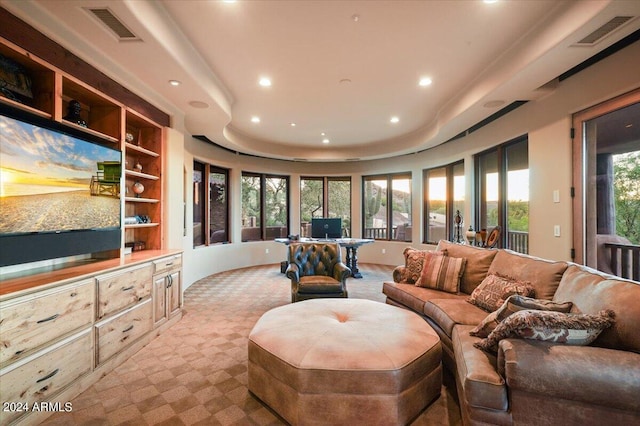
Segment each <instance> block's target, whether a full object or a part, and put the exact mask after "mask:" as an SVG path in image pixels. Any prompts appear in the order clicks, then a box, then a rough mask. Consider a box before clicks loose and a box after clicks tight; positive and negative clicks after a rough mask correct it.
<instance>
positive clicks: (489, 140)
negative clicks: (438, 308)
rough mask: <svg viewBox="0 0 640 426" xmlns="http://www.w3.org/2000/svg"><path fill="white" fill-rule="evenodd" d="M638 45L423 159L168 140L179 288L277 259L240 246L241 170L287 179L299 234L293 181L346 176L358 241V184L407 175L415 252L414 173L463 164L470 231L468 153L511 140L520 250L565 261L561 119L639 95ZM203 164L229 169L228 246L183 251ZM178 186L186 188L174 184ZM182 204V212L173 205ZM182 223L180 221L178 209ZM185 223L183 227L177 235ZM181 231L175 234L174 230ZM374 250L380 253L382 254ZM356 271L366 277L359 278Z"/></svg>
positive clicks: (398, 258) (393, 257) (392, 251)
mask: <svg viewBox="0 0 640 426" xmlns="http://www.w3.org/2000/svg"><path fill="white" fill-rule="evenodd" d="M638 69H640V43H634V44H632V45H631V46H629V47H627V48H626V49H624V50H622V51H620V52H617V53H616V54H614V55H612V56H610V57H608V58H606V59H605V60H603V61H601V62H599V63H597V64H595V65H593V66H591V67H590V68H588V69H586V70H584V71H582V72H581V73H579V74H577V75H574V76H573V77H571V78H569V79H567V80H564V81H562V82H560V83H559V84H558V87H557V88H556V89H555V91H553V92H552V93H550V94H548V95H546V96H545V97H544V98H542V99H539V100H536V101H531V102H528V103H527V104H525V105H524V106H522V107H520V108H518V109H516V110H514V111H512V112H511V113H509V114H507V115H506V116H504V117H502V118H500V119H499V120H496V121H494V122H492V123H491V124H489V125H487V126H485V127H483V128H481V129H480V130H478V131H476V132H474V133H472V134H470V135H468V136H466V137H464V138H461V139H458V140H456V141H453V142H449V143H446V144H443V145H440V146H437V147H435V148H433V149H429V150H427V151H424V152H421V153H417V154H412V155H405V156H400V157H395V158H390V159H385V160H375V161H362V162H335V163H307V162H293V161H280V160H270V159H265V158H257V157H250V156H244V155H237V154H234V153H231V152H228V151H225V150H222V149H218V148H216V147H214V146H212V145H210V144H207V143H204V142H201V141H199V140H196V139H193V138H191V137H189V136H184V137H183V136H182V134H181V133H180V132H175V131H174V132H170V134H169V138H168V142H169V147H168V149H169V152H170V155H169V156H167V157H168V161H169V164H168V166H169V167H168V169H169V170H168V174H169V175H170V176H169V179H167V181H168V184H167V188H166V190H167V192H168V194H167V195H168V196H167V197H166V199H167V200H169V202H168V205H167V206H166V207H165V212H166V214H167V216H168V218H169V220H168V221H167V223H169V224H170V226H169V227H168V229H167V235H166V236H165V238H166V241H167V247H170V248H174V247H178V246H180V247H181V248H182V249H183V250H184V256H185V268H184V272H185V283H184V284H185V288H186V287H188V286H189V285H191V284H192V283H193V282H194V281H196V280H198V279H200V278H203V277H205V276H208V275H210V274H213V273H217V272H221V271H225V270H230V269H236V268H242V267H247V266H252V265H261V264H271V263H279V262H280V261H281V260H283V259H284V257H285V247H284V246H283V245H281V244H278V243H275V242H273V241H264V242H247V243H241V242H240V223H239V218H240V216H241V205H240V199H241V197H240V187H241V185H240V177H241V173H242V172H243V171H251V172H260V173H276V174H285V175H288V176H290V186H291V188H290V190H291V200H290V203H291V204H290V205H291V213H290V214H291V218H290V219H291V229H292V232H294V233H296V229H298V228H299V222H300V218H299V212H298V211H296V208H295V206H298V205H299V182H300V176H345V175H348V176H351V184H352V200H351V201H352V232H353V235H354V236H355V237H358V236H360V229H361V221H360V217H361V210H362V208H361V200H360V194H361V186H362V182H361V181H362V176H364V175H371V174H379V173H392V172H406V171H409V172H411V173H412V176H413V195H412V217H413V223H414V225H415V226H414V227H413V229H414V231H413V232H414V234H413V243H411V244H410V245H412V246H414V247H418V248H420V247H421V248H426V247H429V246H427V245H424V244H421V243H420V241H422V238H423V235H422V232H421V226H420V225H421V224H422V222H423V219H422V216H423V212H422V198H423V197H422V172H423V170H424V169H429V168H432V167H438V166H441V165H445V164H449V163H452V162H455V161H458V160H460V159H464V162H465V173H466V182H467V190H466V199H467V200H468V202H467V203H466V208H465V211H464V212H463V213H462V214H463V217H464V218H465V219H467V220H466V222H467V223H471V222H472V221H469V220H468V218H471V211H470V206H471V204H472V199H471V196H472V192H473V191H472V188H473V182H472V179H473V178H472V177H473V155H474V154H476V153H478V152H481V151H483V150H485V149H488V148H490V147H492V146H495V145H497V144H500V143H503V142H506V141H508V140H511V139H513V138H515V137H517V136H521V135H525V134H528V138H529V167H530V223H529V227H530V229H529V235H530V247H529V252H530V253H531V254H532V255H535V256H540V257H544V258H549V259H556V260H570V249H571V247H572V236H571V227H572V216H571V215H572V212H571V198H570V188H571V185H572V183H571V172H572V170H571V161H572V160H571V139H570V136H569V132H570V128H571V116H572V114H573V113H575V112H578V111H580V110H583V109H585V108H587V107H590V106H592V105H595V104H597V103H600V102H603V101H605V100H607V99H610V98H612V97H615V96H618V95H620V94H623V93H626V92H628V91H630V90H632V89H635V88H637V87H640V75H639V74H638V72H637V70H638ZM194 159H196V160H199V161H204V162H207V163H210V164H214V165H216V166H220V167H224V168H228V169H230V185H231V191H230V194H229V198H230V202H231V214H230V221H231V223H230V225H231V240H232V243H230V244H223V245H214V246H209V247H197V248H193V244H192V241H193V240H192V237H193V236H192V233H191V227H192V221H191V218H192V213H193V212H192V206H191V201H190V200H192V199H193V193H192V186H191V184H190V182H192V178H193V177H192V173H191V171H192V169H193V160H194ZM184 182H187V184H184ZM554 190H559V192H560V202H559V203H554V202H553V198H552V194H553V191H554ZM183 202H184V206H183ZM183 207H184V212H185V217H186V220H183V215H182V211H183ZM185 225H186V228H185ZM554 225H560V227H561V230H562V232H561V236H560V237H554V236H553V226H554ZM184 229H186V233H184V235H183V230H184ZM407 245H409V243H405V242H392V241H389V242H380V241H379V242H376V243H374V244H369V245H366V246H363V247H362V248H361V249H360V250H359V251H358V254H359V256H358V258H359V261H360V262H370V263H380V264H388V265H397V264H400V263H402V262H403V257H402V250H403V249H404V248H405V247H406V246H407ZM383 251H384V252H386V253H384V254H383ZM363 273H366V270H365V271H363Z"/></svg>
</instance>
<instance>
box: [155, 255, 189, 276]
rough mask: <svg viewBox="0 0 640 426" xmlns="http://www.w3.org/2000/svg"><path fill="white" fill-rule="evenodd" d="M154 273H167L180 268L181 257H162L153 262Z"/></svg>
mask: <svg viewBox="0 0 640 426" xmlns="http://www.w3.org/2000/svg"><path fill="white" fill-rule="evenodd" d="M153 266H154V268H155V269H154V273H156V274H157V273H159V272H164V271H168V270H170V269H173V268H179V267H180V266H182V255H181V254H176V255H175V256H169V257H163V258H162V259H158V260H154V261H153Z"/></svg>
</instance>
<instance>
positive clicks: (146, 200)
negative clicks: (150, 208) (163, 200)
mask: <svg viewBox="0 0 640 426" xmlns="http://www.w3.org/2000/svg"><path fill="white" fill-rule="evenodd" d="M124 200H125V201H126V202H128V203H159V202H160V200H157V199H155V198H142V197H140V198H138V197H125V198H124Z"/></svg>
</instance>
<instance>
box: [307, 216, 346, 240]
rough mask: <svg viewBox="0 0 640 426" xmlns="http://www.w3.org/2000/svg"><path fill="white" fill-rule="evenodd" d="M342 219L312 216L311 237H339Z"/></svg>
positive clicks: (340, 235)
mask: <svg viewBox="0 0 640 426" xmlns="http://www.w3.org/2000/svg"><path fill="white" fill-rule="evenodd" d="M341 237H342V219H341V218H339V217H322V218H317V217H314V218H312V219H311V238H341Z"/></svg>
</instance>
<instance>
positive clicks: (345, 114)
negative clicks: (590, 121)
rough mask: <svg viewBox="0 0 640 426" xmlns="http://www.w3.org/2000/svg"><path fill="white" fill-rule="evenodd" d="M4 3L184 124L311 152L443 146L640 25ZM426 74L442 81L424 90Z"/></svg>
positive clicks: (535, 16)
mask: <svg viewBox="0 0 640 426" xmlns="http://www.w3.org/2000/svg"><path fill="white" fill-rule="evenodd" d="M0 4H2V6H3V7H5V8H6V9H8V10H9V11H10V12H12V13H14V14H15V15H17V16H19V17H20V18H21V19H23V20H25V21H26V22H28V23H30V24H31V25H33V26H34V27H36V28H37V29H39V30H40V31H41V32H43V33H44V34H46V35H47V36H49V37H50V38H52V39H53V40H55V41H57V42H59V43H60V44H62V45H64V46H65V47H67V48H68V49H69V50H71V51H72V52H73V53H75V54H76V55H78V56H80V57H81V58H83V59H85V60H86V61H87V62H89V63H91V64H92V65H94V66H96V67H97V68H99V69H100V70H101V71H103V72H105V73H106V74H108V75H110V76H111V77H112V78H114V79H115V80H117V81H119V82H120V83H122V84H123V85H124V86H125V87H127V88H129V89H131V90H132V91H134V92H136V93H138V94H140V95H141V96H143V97H145V98H147V99H148V100H149V101H151V102H153V103H155V104H156V105H158V106H159V107H160V108H162V109H164V110H166V111H167V112H169V113H170V114H172V115H173V116H174V120H176V121H181V120H184V126H185V127H186V130H187V132H188V133H189V134H191V135H203V136H206V137H207V138H209V139H210V140H211V141H213V142H215V143H217V144H219V145H221V146H223V147H226V148H229V149H231V150H234V151H239V152H242V153H248V154H255V155H260V156H266V157H272V158H283V159H305V160H311V161H336V160H344V159H354V158H360V159H372V158H384V157H389V156H394V155H400V154H405V153H411V152H416V151H420V150H423V149H426V148H429V147H432V146H435V145H438V144H440V143H443V142H445V141H447V140H448V139H450V138H452V137H454V136H455V135H457V134H458V133H460V132H462V131H464V130H465V129H467V128H469V127H471V126H473V125H474V124H476V123H478V122H479V121H481V120H483V119H484V118H486V117H488V116H490V115H491V114H493V113H495V112H497V111H498V110H500V109H501V108H502V107H504V106H506V105H509V104H510V103H512V102H514V101H517V100H535V99H539V98H540V97H542V96H544V95H546V94H548V93H549V91H550V90H553V84H549V85H547V83H549V82H552V81H553V80H554V79H555V78H556V77H557V76H559V75H560V74H562V73H563V72H565V71H567V70H569V69H571V68H572V67H573V66H575V65H577V64H579V63H581V62H583V61H584V60H585V59H588V58H590V57H591V56H593V55H595V54H596V53H598V52H599V51H601V50H603V49H604V48H606V47H608V46H610V45H611V44H613V43H615V42H616V41H618V40H620V39H621V38H623V37H625V36H626V35H628V34H630V33H632V32H634V31H635V30H637V29H638V28H640V19H638V18H634V19H631V20H630V21H628V22H627V23H626V24H624V25H622V26H621V27H619V28H618V29H617V30H616V31H614V32H612V33H610V34H609V35H608V36H606V37H604V38H603V39H602V40H601V41H599V42H598V43H596V44H594V45H591V46H575V44H576V43H577V42H578V41H579V40H581V39H582V38H583V37H585V36H586V35H588V34H590V33H591V32H592V31H594V30H596V29H598V28H599V27H600V26H602V25H603V24H605V23H607V22H608V21H609V20H611V19H612V18H614V17H615V16H633V17H638V16H640V1H637V0H622V1H620V0H619V1H589V0H581V1H558V0H536V1H533V0H512V1H506V0H500V1H497V2H495V3H491V4H487V3H486V2H484V1H482V0H460V1H456V0H446V1H435V0H434V1H402V0H396V1H329V0H326V1H320V0H318V1H290V0H287V1H275V0H263V1H259V0H254V1H242V0H238V1H236V2H225V1H202V0H198V1H190V0H164V1H143V0H121V1H115V0H87V1H78V0H57V1H47V0H0ZM87 7H107V8H109V10H110V11H111V12H112V13H113V14H114V15H115V16H117V18H119V20H120V21H121V22H122V23H124V24H125V25H126V26H127V27H128V29H130V30H131V31H132V32H133V33H134V34H135V35H137V36H138V37H139V38H140V41H119V40H118V39H117V38H116V37H115V36H114V35H113V34H112V33H111V32H110V30H108V29H107V28H106V27H105V26H104V25H103V24H102V23H101V22H99V21H98V20H97V19H95V18H94V17H93V16H92V15H91V14H90V13H88V12H87V10H86V8H87ZM261 77H269V78H270V80H271V82H272V85H271V87H261V86H260V85H259V84H258V81H259V79H260V78H261ZM421 77H429V78H431V79H432V81H433V83H432V84H431V85H430V86H427V87H420V86H418V81H419V79H420V78H421ZM169 80H178V81H180V82H181V85H180V86H177V87H173V86H171V85H169V84H168V81H169ZM344 80H347V81H344ZM545 85H546V86H545ZM542 86H545V87H542ZM205 104H206V105H207V107H206V108H202V106H204V105H205ZM253 116H258V117H260V123H257V124H256V123H252V122H251V118H252V117H253ZM392 116H397V117H398V118H399V122H398V123H395V124H394V123H391V122H390V118H391V117H392ZM291 123H295V124H296V125H295V127H293V126H291ZM322 133H325V135H324V136H323V135H322ZM324 138H327V139H329V141H330V142H329V143H328V144H323V143H322V140H323V139H324Z"/></svg>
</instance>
